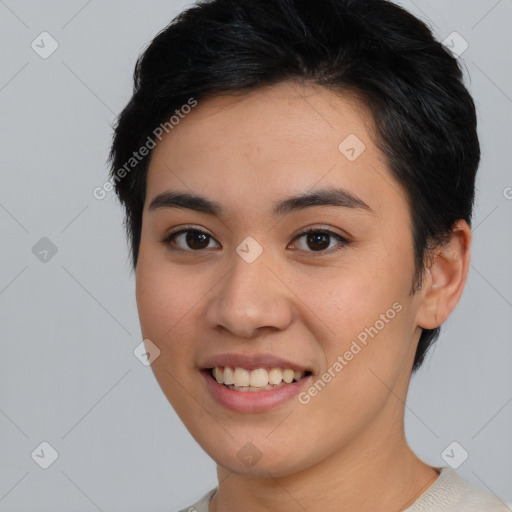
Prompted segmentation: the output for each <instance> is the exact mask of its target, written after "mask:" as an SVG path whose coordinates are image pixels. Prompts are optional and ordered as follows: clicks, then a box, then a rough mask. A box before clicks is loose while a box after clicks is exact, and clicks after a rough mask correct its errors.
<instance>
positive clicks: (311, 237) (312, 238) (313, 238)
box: [308, 233, 329, 249]
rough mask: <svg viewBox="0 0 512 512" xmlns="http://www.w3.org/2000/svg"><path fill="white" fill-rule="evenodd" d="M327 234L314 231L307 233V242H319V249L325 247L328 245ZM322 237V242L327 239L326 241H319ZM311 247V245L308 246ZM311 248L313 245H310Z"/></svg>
mask: <svg viewBox="0 0 512 512" xmlns="http://www.w3.org/2000/svg"><path fill="white" fill-rule="evenodd" d="M328 237H329V235H328V234H326V233H315V234H311V235H308V244H309V243H311V244H312V245H315V244H317V243H319V244H320V245H321V247H320V248H319V249H325V248H326V247H329V242H328V241H327V239H328ZM322 238H323V240H324V242H325V241H327V243H323V244H322V243H321V241H320V240H321V239H322ZM310 247H311V246H310ZM311 248H312V249H315V248H314V247H311Z"/></svg>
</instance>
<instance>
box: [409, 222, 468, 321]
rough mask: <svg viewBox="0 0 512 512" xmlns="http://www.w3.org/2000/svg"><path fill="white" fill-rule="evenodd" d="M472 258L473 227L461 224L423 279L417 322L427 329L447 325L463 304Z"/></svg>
mask: <svg viewBox="0 0 512 512" xmlns="http://www.w3.org/2000/svg"><path fill="white" fill-rule="evenodd" d="M470 256H471V228H470V227H469V226H468V224H467V222H465V221H464V220H459V221H457V223H456V225H455V227H454V228H453V230H452V234H451V237H450V239H449V241H448V242H446V243H445V244H444V245H442V246H441V247H439V248H436V249H435V250H434V254H433V258H432V260H431V263H432V264H431V266H430V268H429V269H427V275H426V276H425V278H424V280H423V286H422V289H421V290H420V292H419V293H420V294H421V295H422V298H421V302H420V306H419V308H418V312H417V316H416V322H417V325H418V326H419V327H422V328H423V329H434V328H436V327H439V326H440V325H441V324H443V323H444V322H445V321H446V319H447V318H448V317H449V316H450V314H451V312H452V311H453V310H454V309H455V306H456V305H457V303H458V302H459V299H460V297H461V295H462V291H463V290H464V285H465V284H466V278H467V275H468V271H469V263H470Z"/></svg>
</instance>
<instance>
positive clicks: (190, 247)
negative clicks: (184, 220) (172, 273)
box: [162, 226, 213, 252]
mask: <svg viewBox="0 0 512 512" xmlns="http://www.w3.org/2000/svg"><path fill="white" fill-rule="evenodd" d="M211 240H213V237H212V236H211V235H209V234H208V233H205V232H204V231H201V230H200V229H197V228H191V227H190V226H186V227H185V228H182V229H180V230H179V231H173V232H171V233H169V234H168V235H167V236H166V237H165V238H164V239H163V240H162V243H163V244H165V245H166V246H167V247H168V248H169V249H171V250H173V251H174V250H176V251H178V250H182V251H188V252H198V251H201V250H203V249H207V248H208V245H209V241H211ZM180 243H181V246H180V245H179V244H180ZM176 244H178V247H177V248H176V247H175V245H176Z"/></svg>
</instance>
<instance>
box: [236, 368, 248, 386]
mask: <svg viewBox="0 0 512 512" xmlns="http://www.w3.org/2000/svg"><path fill="white" fill-rule="evenodd" d="M233 379H234V381H235V386H236V387H237V388H239V387H241V386H248V385H249V380H250V379H251V373H250V372H249V370H245V369H244V368H235V373H234V375H233Z"/></svg>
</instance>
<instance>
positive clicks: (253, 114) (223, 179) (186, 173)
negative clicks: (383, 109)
mask: <svg viewBox="0 0 512 512" xmlns="http://www.w3.org/2000/svg"><path fill="white" fill-rule="evenodd" d="M373 136H374V135H373V125H372V122H371V115H370V114H369V113H368V110H367V109H366V108H365V106H364V104H363V103H362V102H361V101H360V99H359V98H357V96H356V95H349V94H347V95H341V94H338V93H334V92H332V91H329V90H327V89H325V88H323V87H319V86H313V85H299V84H297V83H292V82H284V83H280V84H277V85H274V86H270V87H265V88H261V89H257V90H254V91H251V92H250V93H246V94H243V95H241V96H233V95H227V94H225V95H219V96H215V97H212V98H209V99H206V100H203V101H201V100H200V101H199V102H198V104H197V106H196V107H195V108H194V109H192V111H190V113H188V114H186V115H183V118H182V119H180V121H179V123H178V124H177V125H175V126H174V127H173V129H172V130H171V131H170V132H169V133H167V134H165V135H164V136H163V138H162V140H161V141H160V142H159V143H158V144H157V146H156V148H155V149H154V150H153V154H152V156H151V161H150V165H149V169H148V179H147V197H148V198H151V197H154V196H155V195H156V194H158V193H160V192H162V191H163V190H164V189H166V188H169V189H176V188H179V189H180V190H182V191H185V190H188V191H189V192H190V191H194V192H199V191H200V192H202V193H203V194H207V195H208V196H211V197H212V198H217V199H220V200H221V201H222V202H224V201H225V202H226V204H228V205H229V204H237V203H240V201H242V202H243V203H244V205H246V206H247V207H248V206H249V205H251V204H252V205H254V206H255V207H257V206H258V201H259V200H260V199H261V200H265V201H266V200H268V199H272V198H273V199H278V198H281V197H284V196H287V195H290V194H294V193H295V194H296V193H301V192H302V193H303V192H305V191H306V190H311V189H314V188H315V187H317V186H327V185H334V186H340V187H343V188H345V189H348V190H350V191H351V192H353V193H354V194H355V195H358V196H359V197H362V198H363V200H364V201H365V202H367V203H369V204H371V205H372V208H374V209H376V210H378V209H379V205H381V204H382V205H384V204H385V203H386V202H387V201H389V198H390V197H389V196H397V195H398V196H399V197H400V198H401V199H402V200H404V199H403V191H402V189H401V187H400V186H399V184H398V183H397V182H396V181H395V180H394V179H393V178H392V176H391V174H390V173H389V171H388V169H387V166H386V164H385V161H384V158H383V155H382V154H381V152H380V151H379V150H378V148H377V147H376V146H375V144H374V142H373V140H372V138H373ZM260 206H261V205H260Z"/></svg>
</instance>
